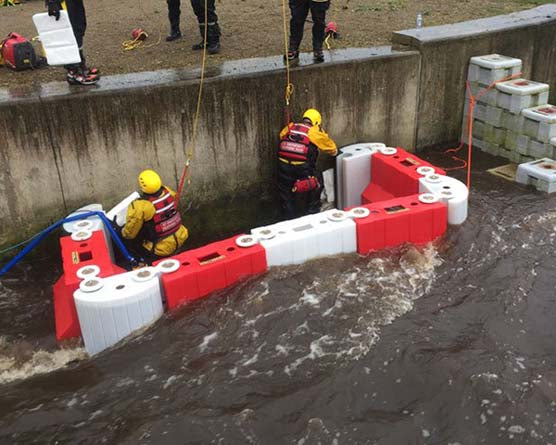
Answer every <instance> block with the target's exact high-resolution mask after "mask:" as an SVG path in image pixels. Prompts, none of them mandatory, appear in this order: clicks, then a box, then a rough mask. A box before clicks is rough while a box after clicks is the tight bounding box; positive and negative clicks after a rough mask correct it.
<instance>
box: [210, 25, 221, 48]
mask: <svg viewBox="0 0 556 445" xmlns="http://www.w3.org/2000/svg"><path fill="white" fill-rule="evenodd" d="M207 52H208V53H209V54H218V53H219V52H220V26H218V23H209V26H208V30H207Z"/></svg>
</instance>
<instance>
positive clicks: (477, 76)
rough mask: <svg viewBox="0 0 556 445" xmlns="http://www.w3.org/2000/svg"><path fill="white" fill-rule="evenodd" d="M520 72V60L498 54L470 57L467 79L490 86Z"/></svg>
mask: <svg viewBox="0 0 556 445" xmlns="http://www.w3.org/2000/svg"><path fill="white" fill-rule="evenodd" d="M519 72H521V60H520V59H514V58H513V57H507V56H502V55H499V54H489V55H485V56H477V57H471V60H470V61H469V70H468V72H467V79H468V80H469V81H470V82H479V83H481V84H483V85H490V84H491V83H493V82H496V81H497V80H502V79H505V78H506V77H509V76H513V75H516V74H518V73H519Z"/></svg>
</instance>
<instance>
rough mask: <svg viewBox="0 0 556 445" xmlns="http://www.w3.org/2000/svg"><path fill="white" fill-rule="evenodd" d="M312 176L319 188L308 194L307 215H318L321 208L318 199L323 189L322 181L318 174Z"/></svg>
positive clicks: (320, 174) (320, 175)
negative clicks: (317, 182)
mask: <svg viewBox="0 0 556 445" xmlns="http://www.w3.org/2000/svg"><path fill="white" fill-rule="evenodd" d="M313 176H314V177H315V178H317V180H318V181H319V186H318V187H317V188H316V189H315V190H311V191H310V192H309V193H308V202H307V213H319V212H320V207H321V200H320V197H321V194H322V189H323V187H324V185H323V184H324V179H323V177H322V173H320V172H314V173H313Z"/></svg>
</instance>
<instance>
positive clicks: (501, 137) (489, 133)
mask: <svg viewBox="0 0 556 445" xmlns="http://www.w3.org/2000/svg"><path fill="white" fill-rule="evenodd" d="M506 131H507V130H506V129H505V128H501V127H495V126H493V125H489V124H485V125H484V136H483V139H484V140H485V141H486V142H490V143H491V144H497V145H503V144H504V141H505V139H506Z"/></svg>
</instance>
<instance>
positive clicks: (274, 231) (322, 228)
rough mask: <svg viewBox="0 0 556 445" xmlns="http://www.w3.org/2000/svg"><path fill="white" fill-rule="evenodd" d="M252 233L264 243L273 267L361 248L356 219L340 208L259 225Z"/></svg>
mask: <svg viewBox="0 0 556 445" xmlns="http://www.w3.org/2000/svg"><path fill="white" fill-rule="evenodd" d="M251 234H252V235H254V236H255V237H257V238H258V239H259V242H260V243H261V245H262V246H263V247H264V249H265V251H266V262H267V265H268V266H269V267H270V266H286V265H290V264H301V263H304V262H306V261H309V260H312V259H315V258H319V257H323V256H330V255H337V254H341V253H353V252H356V251H357V236H356V230H355V223H354V222H353V221H352V220H351V215H349V214H348V213H346V212H343V211H341V210H336V209H332V210H327V211H326V212H321V213H317V214H314V215H308V216H303V217H301V218H296V219H291V220H288V221H283V222H280V223H277V224H273V225H270V226H265V227H258V228H256V229H253V230H252V231H251Z"/></svg>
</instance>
